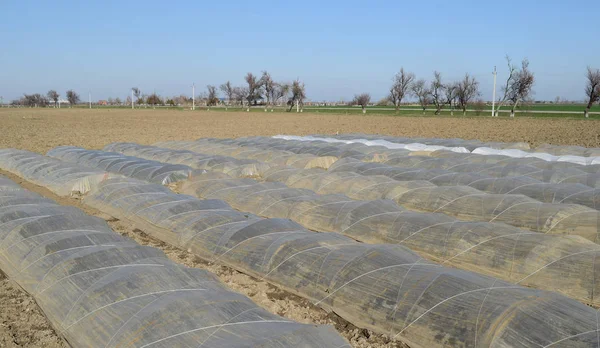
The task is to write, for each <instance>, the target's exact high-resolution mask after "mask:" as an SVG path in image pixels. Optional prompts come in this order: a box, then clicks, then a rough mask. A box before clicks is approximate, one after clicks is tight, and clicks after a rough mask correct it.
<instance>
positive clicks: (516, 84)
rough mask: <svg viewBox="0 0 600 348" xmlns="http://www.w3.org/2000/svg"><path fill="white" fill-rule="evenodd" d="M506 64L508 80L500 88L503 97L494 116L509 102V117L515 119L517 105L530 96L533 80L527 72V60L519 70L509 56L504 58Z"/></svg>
mask: <svg viewBox="0 0 600 348" xmlns="http://www.w3.org/2000/svg"><path fill="white" fill-rule="evenodd" d="M506 63H507V65H508V78H507V79H506V86H504V87H502V91H503V96H502V99H500V100H499V101H498V108H497V109H496V116H498V111H499V110H500V108H501V107H502V106H504V104H505V103H507V102H510V104H511V109H510V117H515V109H516V108H517V107H518V106H519V103H520V102H522V101H525V100H527V99H529V97H530V96H531V94H532V88H533V83H534V82H535V78H534V76H533V73H532V72H531V71H529V61H528V60H527V58H525V59H523V61H522V62H521V69H518V68H517V67H516V66H515V65H513V64H512V61H511V59H510V57H509V56H506Z"/></svg>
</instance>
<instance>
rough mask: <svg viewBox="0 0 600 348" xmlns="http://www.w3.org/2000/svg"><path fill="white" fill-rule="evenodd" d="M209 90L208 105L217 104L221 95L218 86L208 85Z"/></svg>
mask: <svg viewBox="0 0 600 348" xmlns="http://www.w3.org/2000/svg"><path fill="white" fill-rule="evenodd" d="M206 89H207V90H208V95H207V97H206V106H215V105H217V103H218V102H219V97H218V95H217V87H215V86H212V85H208V86H206Z"/></svg>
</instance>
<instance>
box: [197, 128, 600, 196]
mask: <svg viewBox="0 0 600 348" xmlns="http://www.w3.org/2000/svg"><path fill="white" fill-rule="evenodd" d="M233 141H234V142H233V143H232V142H231V141H229V140H214V139H200V140H199V141H198V142H200V143H203V142H221V143H222V144H223V145H229V146H231V144H243V145H245V146H258V147H263V148H273V149H277V150H286V151H290V152H294V153H312V154H315V155H322V154H324V153H327V154H329V155H334V154H340V155H339V156H338V157H340V158H342V157H353V158H356V159H360V160H362V161H365V162H379V163H384V164H389V165H394V166H399V167H403V168H407V169H408V168H411V169H415V168H421V169H429V170H447V171H452V172H468V173H476V174H482V175H487V176H493V177H509V176H510V177H514V176H527V177H531V178H533V179H537V180H540V181H542V182H549V183H580V184H583V185H587V186H590V187H595V188H600V164H595V165H589V166H583V165H577V164H572V163H568V162H545V161H539V160H535V162H532V161H531V160H530V159H525V161H524V160H523V159H512V158H509V157H506V156H493V157H491V159H489V160H487V161H486V160H484V159H481V157H483V158H486V157H487V156H477V155H472V154H459V153H453V152H450V151H434V152H433V153H430V157H428V156H413V155H414V154H417V153H416V152H413V153H410V152H407V151H404V150H400V151H398V150H385V149H384V150H382V151H374V152H368V154H367V155H363V156H361V155H360V153H361V152H362V151H363V150H364V149H361V146H362V147H363V148H364V147H367V146H365V145H358V146H356V145H355V144H353V145H354V146H351V147H349V146H347V145H345V144H333V145H332V144H329V143H324V142H321V141H297V140H284V141H282V140H280V139H272V138H265V137H257V138H248V139H235V140H233ZM335 147H337V148H338V151H337V152H333V151H332V150H331V148H335ZM349 150H353V151H354V152H353V153H352V155H349V154H348V153H347V151H349ZM357 150H358V151H357ZM378 150H380V149H378ZM230 151H231V150H230ZM437 156H446V157H447V158H437V159H436V158H431V157H437ZM477 157H479V159H478V158H477ZM526 162H529V163H530V164H528V163H526ZM433 174H437V175H441V174H443V172H438V173H435V172H434V173H433Z"/></svg>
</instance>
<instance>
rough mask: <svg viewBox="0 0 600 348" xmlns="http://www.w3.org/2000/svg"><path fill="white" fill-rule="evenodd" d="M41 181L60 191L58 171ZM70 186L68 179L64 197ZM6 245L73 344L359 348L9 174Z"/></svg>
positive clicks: (2, 225)
mask: <svg viewBox="0 0 600 348" xmlns="http://www.w3.org/2000/svg"><path fill="white" fill-rule="evenodd" d="M36 156H37V157H38V160H39V159H40V157H42V156H40V155H36ZM23 163H24V162H23ZM34 165H35V162H30V163H26V164H24V165H23V167H22V168H21V167H20V166H19V168H20V169H19V172H23V173H30V171H28V170H26V168H25V167H28V168H29V167H32V166H34ZM2 168H3V169H7V167H5V166H4V165H2ZM56 168H57V169H56V170H59V171H60V170H61V168H64V167H56ZM51 172H52V171H51ZM70 173H74V171H72V170H71V171H70ZM85 173H89V171H88V170H87V169H82V168H80V169H79V171H78V174H79V175H78V176H79V177H80V178H81V177H83V176H84V175H85ZM28 175H29V174H28ZM33 175H37V174H33ZM40 175H41V177H40V178H39V180H38V181H37V182H38V183H40V184H42V185H43V186H47V185H52V186H54V185H56V182H55V178H54V177H55V174H52V175H51V174H49V173H41V174H40ZM92 175H95V174H92ZM28 178H31V177H28ZM45 178H48V179H49V181H47V182H46V180H45ZM120 180H123V179H120ZM47 187H49V186H47ZM69 189H72V186H71V185H70V184H69V183H67V182H65V183H64V187H63V189H61V190H58V191H61V192H64V191H66V190H69ZM0 248H1V249H0V250H1V252H0V269H1V270H2V271H3V272H4V273H6V274H7V275H8V276H9V277H10V278H12V279H13V280H14V281H15V282H17V283H18V284H19V285H20V286H21V287H22V288H23V289H25V290H26V291H27V292H29V293H30V294H32V295H33V297H34V298H35V301H36V302H37V304H38V305H39V306H40V308H41V309H42V311H43V312H44V313H45V315H46V316H47V318H48V319H49V321H50V323H51V325H52V326H53V327H54V328H55V330H56V331H57V333H58V334H59V335H61V336H62V337H63V338H64V339H65V340H66V341H67V342H68V344H69V345H71V346H73V347H175V346H177V347H197V346H203V347H215V348H216V347H256V346H261V347H273V348H275V347H281V346H302V347H342V346H346V347H349V345H348V344H347V343H346V342H345V341H344V340H343V339H342V338H341V337H340V336H338V335H337V334H336V333H335V331H333V329H332V328H330V327H326V326H319V327H315V326H313V325H304V324H299V323H297V322H294V321H291V320H288V319H285V318H282V317H279V316H277V315H274V314H271V313H269V312H267V311H266V310H264V309H262V308H260V307H258V306H257V305H256V304H254V303H253V302H252V301H251V300H250V299H249V298H247V297H245V296H243V295H241V294H239V293H236V292H233V291H231V290H229V289H227V288H226V287H225V286H224V285H223V284H221V283H220V282H219V281H218V279H217V278H216V277H215V276H214V275H213V274H211V273H209V272H207V271H204V270H199V269H191V268H187V267H184V266H180V265H177V264H175V263H173V262H172V261H170V260H169V259H168V258H167V257H166V256H165V255H164V254H163V253H162V252H161V251H160V250H158V249H155V248H151V247H145V246H141V245H139V244H137V243H135V242H133V241H132V240H130V239H127V238H125V237H123V236H121V235H119V234H117V233H115V232H113V231H112V230H111V229H110V227H109V226H108V225H107V224H106V222H104V221H103V220H101V219H98V218H95V217H91V216H88V215H86V214H85V213H83V212H82V211H81V210H79V209H76V208H73V207H66V206H60V205H57V204H56V203H54V202H53V201H51V200H49V199H46V198H43V197H41V196H39V195H37V194H35V193H32V192H30V191H26V190H24V189H21V188H20V187H19V186H18V185H16V184H15V183H14V182H12V181H10V180H8V179H6V178H4V177H2V176H0Z"/></svg>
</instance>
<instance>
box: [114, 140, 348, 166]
mask: <svg viewBox="0 0 600 348" xmlns="http://www.w3.org/2000/svg"><path fill="white" fill-rule="evenodd" d="M154 145H155V146H157V147H163V148H179V149H182V148H186V149H188V150H190V151H195V149H194V146H196V145H198V144H196V143H195V142H193V141H168V142H161V143H157V144H154ZM115 146H116V147H115ZM121 146H122V145H120V144H119V143H117V144H116V145H115V144H111V145H107V146H106V147H105V148H104V150H107V151H111V150H110V149H113V148H115V151H118V152H123V151H122V150H120V147H121ZM221 150H223V148H222V146H221ZM230 150H231V151H229V152H226V153H224V155H225V156H231V157H234V158H238V159H242V158H245V159H253V160H257V161H261V162H265V163H268V164H269V165H271V166H290V167H294V168H303V169H310V168H323V169H327V168H329V166H331V165H332V164H333V163H334V162H336V161H337V160H338V158H337V157H335V156H328V155H326V156H315V155H311V154H307V153H293V152H289V151H270V152H265V151H252V150H249V149H246V148H239V147H235V146H232V147H231V148H230ZM123 153H125V152H123Z"/></svg>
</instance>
